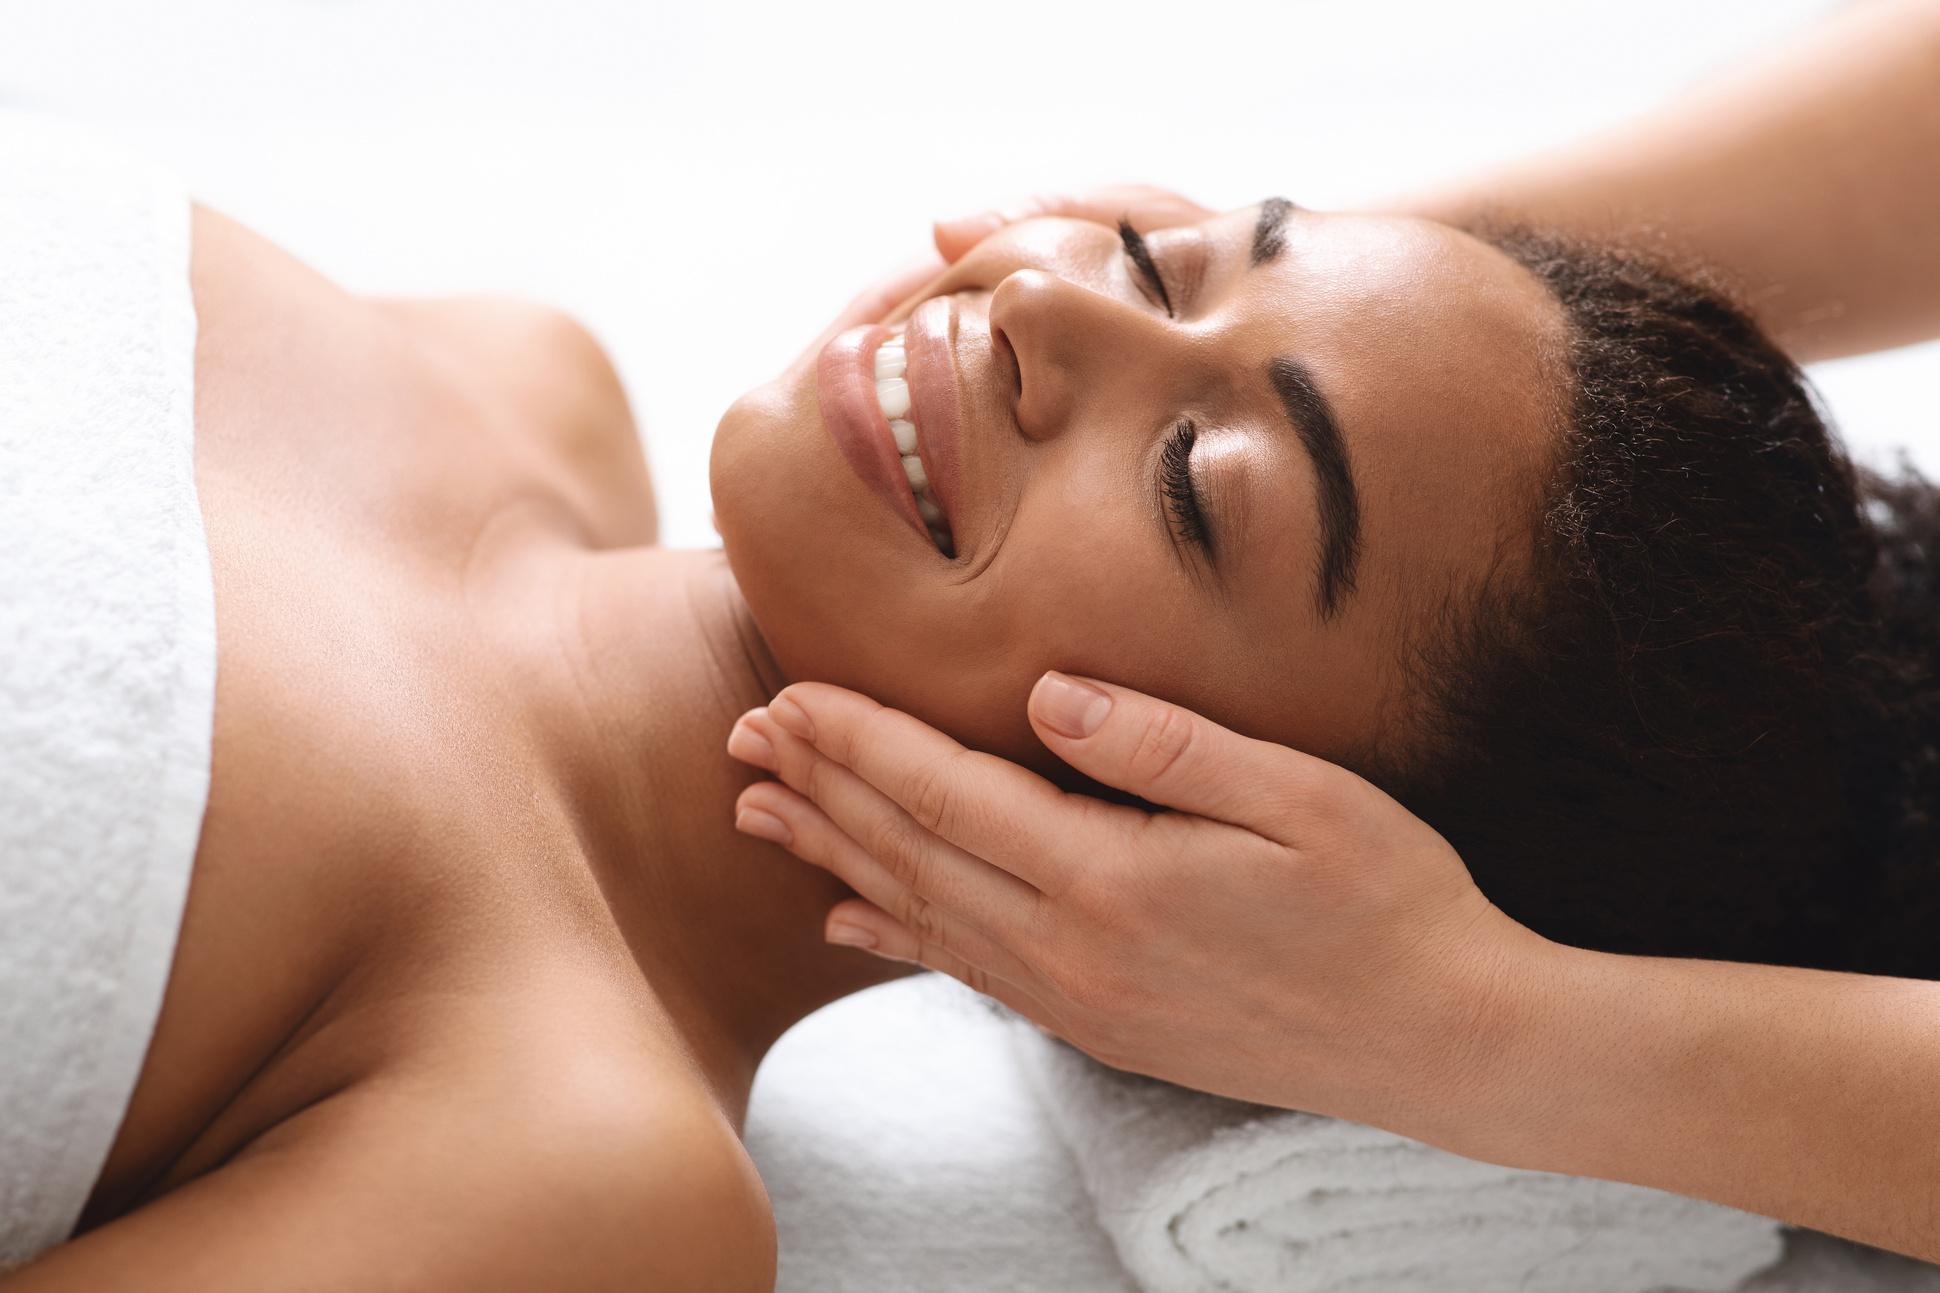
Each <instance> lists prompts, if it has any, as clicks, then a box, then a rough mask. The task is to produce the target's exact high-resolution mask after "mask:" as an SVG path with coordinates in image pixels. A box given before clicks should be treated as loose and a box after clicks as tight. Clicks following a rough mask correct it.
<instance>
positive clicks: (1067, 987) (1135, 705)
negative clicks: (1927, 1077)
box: [728, 673, 1551, 1130]
mask: <svg viewBox="0 0 1940 1293" xmlns="http://www.w3.org/2000/svg"><path fill="white" fill-rule="evenodd" d="M1030 720H1031V724H1032V726H1033V727H1034V728H1035V729H1036V731H1037V734H1038V736H1039V737H1040V738H1041V739H1042V740H1043V741H1044V743H1045V744H1046V745H1047V746H1048V747H1049V748H1050V749H1051V751H1052V753H1054V754H1056V755H1057V756H1058V757H1059V758H1061V759H1063V760H1064V761H1065V762H1066V763H1068V764H1070V765H1071V766H1072V767H1074V768H1076V769H1077V770H1078V771H1080V772H1082V773H1084V774H1086V775H1088V776H1090V777H1092V778H1095V779H1096V780H1098V781H1100V782H1103V783H1104V784H1106V785H1109V786H1115V787H1117V788H1119V789H1121V790H1126V791H1130V792H1131V793H1133V794H1135V795H1138V796H1140V797H1142V798H1143V799H1145V800H1147V801H1149V802H1152V803H1157V804H1163V805H1165V806H1167V807H1169V808H1172V809H1175V810H1176V811H1174V812H1170V813H1147V812H1144V811H1141V810H1140V809H1137V808H1132V807H1126V806H1121V805H1115V804H1109V803H1106V802H1104V801H1101V800H1098V799H1093V798H1089V797H1086V796H1082V795H1076V794H1068V793H1065V792H1063V791H1061V790H1059V789H1058V788H1057V787H1055V786H1053V785H1052V784H1051V783H1050V782H1048V781H1046V780H1044V779H1043V778H1041V777H1038V776H1036V775H1034V774H1033V773H1031V772H1028V771H1026V770H1024V769H1023V768H1020V767H1018V766H1016V765H1014V764H1011V763H1008V762H1006V761H1004V760H1002V759H999V758H995V757H992V756H989V755H985V754H980V753H976V752H974V751H970V750H966V749H965V748H964V747H962V746H960V745H958V744H957V743H956V742H955V741H952V740H950V739H949V738H948V737H946V736H944V735H942V734H941V733H939V732H936V731H935V730H933V729H931V728H929V727H926V726H925V725H924V724H922V723H920V722H918V721H917V720H916V719H914V718H911V717H910V716H908V715H906V714H902V713H899V712H897V711H895V710H891V709H886V708H884V707H883V706H881V705H878V704H876V703H875V702H874V701H871V700H869V699H867V698H865V697H863V696H859V695H857V694H855V693H853V692H849V691H844V690H841V689H840V688H836V687H831V686H827V685H824V684H818V683H802V684H797V685H795V686H791V687H789V688H788V689H787V690H785V691H783V692H782V693H781V694H780V695H779V696H778V697H776V699H775V700H774V702H773V703H772V704H770V705H769V706H767V707H766V708H765V709H757V710H754V711H752V712H750V713H749V714H747V715H745V716H744V717H743V718H742V719H741V720H740V722H739V723H738V724H737V725H736V727H735V730H734V733H733V735H732V737H731V738H730V741H729V745H728V748H729V750H730V752H732V753H733V754H734V755H735V756H736V757H737V758H740V759H742V760H744V761H746V762H748V763H752V764H755V765H757V766H759V767H762V768H765V769H767V770H768V771H770V772H773V773H775V774H776V775H777V776H779V777H780V778H781V781H780V782H779V783H778V782H772V781H766V782H759V783H757V784H755V785H753V786H750V787H748V789H747V790H745V791H744V792H743V793H742V795H741V798H740V802H739V805H738V817H737V825H738V826H739V827H740V829H742V830H743V831H746V832H748V833H750V834H753V835H758V836H761V837H764V838H768V839H773V840H775V841H776V842H778V843H781V844H782V845H784V846H786V847H787V848H789V849H790V850H792V851H793V852H794V853H795V854H796V855H797V856H798V857H800V858H802V859H803V860H805V861H808V862H811V863H814V864H815V865H817V866H821V867H825V868H827V869H828V870H830V871H832V872H834V873H835V874H836V875H837V876H839V877H840V878H841V879H842V880H844V881H845V882H846V883H847V884H849V885H850V887H852V888H853V889H855V891H856V892H857V893H858V894H860V895H861V897H860V898H859V899H856V900H852V901H849V902H845V903H843V904H841V905H840V906H838V907H836V908H835V909H834V910H833V911H832V912H830V914H829V917H828V923H827V929H826V933H827V936H828V938H829V939H830V940H831V941H834V942H839V943H849V944H853V945H856V946H861V947H866V948H869V949H871V950H873V951H875V952H876V953H878V954H879V955H882V956H887V957H892V958H896V959H899V960H906V961H915V962H920V963H922V964H924V965H927V966H930V967H933V968H935V969H938V970H942V971H945V972H947V973H949V974H952V975H954V976H956V977H957V978H959V979H962V980H963V981H964V982H966V983H968V984H970V986H972V987H974V988H976V989H978V990H980V991H983V992H986V993H988V994H989V995H991V996H993V997H996V998H997V999H998V1000H1000V1001H1002V1002H1004V1003H1005V1004H1007V1005H1009V1006H1011V1007H1012V1008H1013V1009H1015V1010H1017V1011H1018V1012H1019V1013H1021V1014H1024V1015H1026V1016H1028V1017H1029V1018H1031V1019H1032V1020H1034V1021H1036V1022H1037V1023H1038V1024H1040V1025H1042V1026H1043V1027H1045V1028H1046V1029H1048V1030H1050V1031H1051V1032H1054V1033H1056V1034H1058V1035H1059V1036H1061V1037H1064V1038H1065V1039H1067V1040H1068V1041H1070V1042H1072V1043H1073V1044H1074V1045H1076V1046H1078V1047H1079V1048H1080V1049H1082V1050H1084V1051H1087V1052H1089V1053H1090V1054H1092V1055H1094V1056H1096V1057H1097V1058H1099V1059H1101V1060H1104V1061H1105V1062H1107V1063H1110V1064H1113V1065H1116V1066H1118V1067H1121V1068H1129V1069H1134V1070H1137V1071H1140V1072H1144V1073H1148V1074H1151V1075H1153V1076H1156V1077H1162V1078H1166V1079H1168V1080H1171V1081H1174V1082H1179V1083H1183V1084H1185V1085H1188V1086H1194V1087H1199V1088H1201V1089H1205V1090H1211V1091H1216V1092H1219V1093H1222V1094H1226V1095H1231V1096H1236V1097H1240V1098H1244V1099H1250V1100H1256V1101H1260V1102H1263V1103H1271V1104H1278V1105H1285V1106H1292V1107H1298V1108H1304V1109H1309V1110H1313V1111H1315V1112H1323V1113H1334V1114H1339V1115H1343V1116H1349V1117H1358V1118H1360V1119H1362V1120H1377V1121H1381V1122H1382V1124H1383V1125H1394V1124H1395V1123H1397V1122H1400V1123H1407V1124H1419V1123H1420V1122H1421V1120H1422V1119H1423V1118H1424V1117H1426V1118H1428V1120H1430V1121H1435V1120H1437V1118H1438V1115H1437V1114H1435V1113H1430V1112H1428V1111H1429V1109H1430V1108H1431V1106H1432V1108H1433V1109H1434V1110H1439V1111H1446V1110H1447V1109H1448V1108H1449V1107H1450V1103H1451V1101H1453V1103H1455V1104H1460V1103H1461V1100H1460V1097H1459V1094H1458V1093H1456V1092H1452V1091H1450V1090H1449V1089H1448V1087H1449V1084H1450V1082H1451V1080H1452V1076H1451V1075H1458V1074H1469V1075H1472V1076H1475V1077H1479V1076H1480V1073H1479V1072H1478V1068H1477V1064H1476V1061H1477V1058H1478V1057H1481V1056H1486V1055H1488V1054H1489V1049H1488V1048H1489V1047H1490V1045H1491V1042H1490V1037H1491V1028H1492V1013H1493V1012H1494V1011H1495V1010H1496V1008H1497V1007H1498V1006H1500V1005H1502V1004H1503V1003H1504V1002H1506V1001H1510V1000H1512V999H1513V998H1514V996H1515V992H1516V987H1517V983H1518V981H1519V979H1518V976H1519V975H1520V974H1526V972H1527V967H1528V966H1530V965H1533V964H1537V963H1540V961H1541V960H1542V957H1543V949H1545V948H1547V947H1549V946H1551V945H1549V944H1547V943H1545V942H1544V941H1543V940H1541V939H1539V938H1537V937H1536V936H1535V935H1534V934H1532V933H1530V932H1529V931H1527V930H1526V929H1524V928H1522V927H1521V926H1519V925H1517V924H1515V923H1514V922H1513V921H1511V920H1509V918H1508V917H1506V916H1504V915H1503V914H1502V913H1501V912H1499V911H1498V910H1497V909H1496V908H1495V907H1493V906H1492V905H1491V904H1490V903H1489V902H1488V901H1487V900H1486V899H1485V898H1484V897H1483V896H1482V894H1481V893H1480V891H1479V890H1477V889H1476V887H1475V885H1474V883H1473V882H1472V881H1471V880H1470V879H1469V875H1468V872H1467V870H1466V868H1464V866H1463V865H1462V861H1461V859H1460V858H1459V857H1457V856H1456V855H1455V852H1454V850H1453V849H1451V848H1450V847H1449V846H1448V844H1447V843H1446V842H1445V841H1443V840H1442V838H1441V837H1440V836H1439V835H1437V834H1436V833H1435V832H1434V831H1432V830H1430V829H1429V828H1428V827H1427V826H1426V825H1424V824H1423V823H1422V822H1420V821H1419V820H1418V819H1416V818H1415V817H1413V816H1412V815H1410V814H1409V813H1408V812H1406V811H1405V810H1404V809H1402V808H1401V806H1400V805H1398V804H1396V803H1395V802H1394V801H1393V800H1392V799H1390V798H1388V797H1387V796H1386V795H1385V794H1383V793H1382V792H1380V791H1379V790H1377V789H1375V788H1374V787H1373V786H1372V785H1370V784H1368V783H1367V782H1365V781H1363V780H1362V779H1361V778H1359V777H1357V776H1355V775H1354V774H1353V773H1351V772H1348V771H1346V770H1344V769H1342V768H1339V767H1336V766H1334V765H1333V764H1329V763H1325V762H1322V761H1321V760H1319V759H1314V758H1311V757H1308V756H1306V755H1303V754H1300V753H1297V752H1296V751H1293V750H1290V749H1286V748H1284V747H1282V746H1277V745H1271V744H1267V743H1265V742H1261V741H1254V740H1249V739H1247V738H1245V737H1242V736H1238V735H1236V734H1234V733H1233V732H1230V731H1228V730H1226V729H1224V728H1221V727H1219V726H1217V725H1215V724H1213V723H1211V722H1209V721H1207V720H1206V719H1204V718H1201V717H1199V716H1198V715H1195V714H1192V713H1190V712H1188V711H1186V710H1183V709H1179V708H1177V707H1176V706H1172V705H1168V704H1165V703H1163V702H1161V701H1157V700H1154V699H1152V698H1150V697H1147V696H1143V695H1140V694H1139V693H1137V692H1132V691H1128V690H1126V689H1124V688H1121V687H1116V686H1112V685H1110V684H1107V683H1096V682H1091V681H1088V680H1080V679H1073V678H1067V677H1065V676H1064V675H1062V674H1057V673H1050V674H1046V675H1045V676H1044V677H1043V678H1042V679H1041V680H1040V681H1039V682H1038V684H1037V686H1036V688H1035V689H1034V690H1033V692H1032V694H1031V699H1030ZM1504 1026H1507V1025H1506V1024H1505V1025H1504ZM1423 1129H1424V1130H1426V1129H1427V1128H1425V1127H1424V1128H1423Z"/></svg>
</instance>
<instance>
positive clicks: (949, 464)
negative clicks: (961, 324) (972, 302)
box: [903, 296, 966, 556]
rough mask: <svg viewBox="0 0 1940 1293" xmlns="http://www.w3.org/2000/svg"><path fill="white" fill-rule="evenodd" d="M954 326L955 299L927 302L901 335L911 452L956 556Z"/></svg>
mask: <svg viewBox="0 0 1940 1293" xmlns="http://www.w3.org/2000/svg"><path fill="white" fill-rule="evenodd" d="M956 325H957V317H956V301H955V299H954V298H952V297H948V296H934V297H931V298H930V299H929V300H927V301H924V302H923V303H922V304H921V305H919V306H917V307H916V309H915V310H914V311H913V312H912V313H911V314H910V316H909V322H908V324H907V325H906V326H905V328H904V331H903V345H904V349H905V350H906V352H907V354H908V356H909V370H908V372H907V373H906V374H905V376H906V379H907V380H908V382H909V400H910V416H911V420H912V421H914V422H915V423H916V438H917V450H918V452H919V453H921V454H922V456H923V470H924V472H925V473H927V474H928V476H929V478H930V493H932V494H933V495H935V496H936V503H937V506H938V507H940V508H942V509H943V517H944V521H945V523H946V524H947V525H948V526H949V527H950V534H951V536H952V538H954V540H955V542H956V549H957V554H958V555H959V556H961V555H962V554H963V551H964V540H965V537H966V536H965V535H964V533H963V530H962V528H961V526H960V525H959V524H958V522H959V519H960V517H961V514H962V513H961V501H962V497H963V494H962V484H963V462H962V449H961V443H962V438H961V434H960V432H961V421H962V409H961V401H960V397H959V394H958V372H957V347H956Z"/></svg>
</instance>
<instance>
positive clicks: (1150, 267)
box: [1118, 220, 1172, 319]
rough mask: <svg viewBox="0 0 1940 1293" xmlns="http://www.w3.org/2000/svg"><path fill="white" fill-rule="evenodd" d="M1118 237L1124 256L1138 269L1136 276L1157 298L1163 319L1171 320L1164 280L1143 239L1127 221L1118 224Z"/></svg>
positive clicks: (1169, 301)
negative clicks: (1162, 308)
mask: <svg viewBox="0 0 1940 1293" xmlns="http://www.w3.org/2000/svg"><path fill="white" fill-rule="evenodd" d="M1118 237H1119V240H1120V241H1122V242H1123V243H1124V244H1125V255H1126V256H1127V257H1128V258H1129V259H1130V260H1131V262H1132V264H1133V265H1135V266H1137V267H1138V276H1139V277H1140V278H1142V279H1144V280H1145V284H1146V286H1147V287H1149V288H1151V289H1152V294H1153V295H1154V296H1156V297H1158V298H1159V304H1160V305H1163V306H1164V307H1165V317H1166V318H1168V319H1169V318H1171V317H1172V298H1171V297H1170V296H1168V295H1166V291H1165V280H1164V279H1163V278H1160V277H1159V267H1158V266H1157V265H1155V264H1153V263H1152V250H1151V248H1149V247H1147V246H1146V245H1145V239H1144V237H1143V236H1142V235H1140V233H1139V231H1138V230H1136V229H1134V228H1132V225H1131V222H1130V221H1129V220H1120V221H1119V222H1118Z"/></svg>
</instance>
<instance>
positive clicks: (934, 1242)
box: [747, 974, 1136, 1293]
mask: <svg viewBox="0 0 1940 1293" xmlns="http://www.w3.org/2000/svg"><path fill="white" fill-rule="evenodd" d="M1009 1031H1010V1023H1009V1021H1008V1019H1007V1018H1006V1017H1002V1016H999V1015H998V1014H997V1013H996V1012H995V1011H993V1010H992V1009H991V1008H990V1006H989V1003H988V1002H986V1001H984V1000H982V999H981V998H978V997H975V996H973V995H972V994H971V992H970V990H969V989H968V988H965V987H963V986H962V985H960V984H958V983H957V982H956V981H955V980H954V979H945V978H943V977H941V976H940V975H931V974H926V975H919V976H917V977H915V978H911V979H899V980H897V981H896V982H894V983H886V984H883V985H882V986H880V987H876V988H871V989H869V990H868V991H867V992H862V993H858V994H857V995H855V996H852V997H848V998H845V999H844V1000H842V1001H838V1002H836V1003H835V1004H834V1005H832V1006H829V1007H828V1008H826V1009H824V1010H821V1011H818V1012H817V1013H816V1014H814V1015H811V1016H809V1017H808V1018H807V1019H804V1020H803V1021H802V1022H801V1023H799V1024H797V1025H796V1026H795V1027H794V1028H792V1029H790V1030H789V1032H788V1035H787V1036H785V1037H783V1038H782V1039H781V1041H780V1042H779V1043H777V1044H776V1046H775V1048H774V1050H773V1051H771V1052H769V1055H768V1058H767V1059H765V1060H763V1061H762V1064H761V1071H760V1073H759V1074H757V1075H756V1077H755V1084H754V1095H753V1097H752V1099H751V1100H750V1101H749V1105H748V1130H747V1143H748V1153H749V1154H750V1155H752V1156H753V1158H754V1161H755V1165H756V1166H757V1167H758V1168H760V1170H761V1179H762V1180H763V1181H764V1182H765V1183H766V1184H767V1187H768V1196H769V1198H770V1199H771V1200H772V1201H773V1203H774V1208H775V1229H776V1231H777V1234H778V1236H779V1239H780V1245H781V1261H780V1266H781V1269H780V1272H779V1278H778V1279H777V1280H776V1284H775V1288H776V1293H1136V1289H1135V1287H1134V1286H1133V1284H1132V1282H1131V1281H1130V1280H1129V1279H1127V1278H1126V1276H1125V1273H1124V1271H1123V1270H1121V1269H1120V1268H1119V1265H1118V1259H1117V1258H1116V1257H1115V1256H1114V1255H1113V1254H1112V1250H1111V1241H1110V1240H1108V1239H1107V1238H1105V1235H1104V1233H1103V1232H1102V1231H1100V1230H1099V1229H1098V1225H1097V1223H1096V1222H1095V1221H1093V1220H1092V1216H1091V1201H1090V1199H1088V1198H1087V1197H1086V1196H1085V1192H1084V1187H1083V1186H1082V1185H1081V1184H1079V1182H1078V1171H1077V1168H1076V1167H1075V1166H1074V1165H1073V1164H1072V1162H1071V1155H1070V1154H1069V1153H1067V1152H1066V1151H1065V1148H1064V1146H1063V1144H1061V1143H1060V1142H1059V1140H1058V1138H1057V1135H1056V1133H1054V1132H1053V1131H1052V1130H1051V1127H1050V1124H1049V1121H1048V1120H1047V1118H1046V1117H1045V1114H1044V1110H1043V1108H1042V1106H1041V1105H1040V1104H1039V1102H1038V1100H1037V1097H1036V1096H1035V1095H1034V1094H1033V1093H1032V1091H1031V1089H1030V1085H1029V1083H1028V1082H1027V1081H1026V1080H1025V1077H1024V1074H1023V1072H1022V1071H1021V1070H1020V1069H1019V1067H1018V1063H1017V1057H1016V1056H1015V1055H1014V1054H1013V1053H1012V1051H1011V1047H1010V1043H1009V1040H1008V1034H1009Z"/></svg>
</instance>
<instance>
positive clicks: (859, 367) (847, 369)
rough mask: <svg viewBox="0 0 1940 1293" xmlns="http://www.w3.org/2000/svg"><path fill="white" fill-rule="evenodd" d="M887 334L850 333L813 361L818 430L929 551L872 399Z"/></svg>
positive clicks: (875, 330)
mask: <svg viewBox="0 0 1940 1293" xmlns="http://www.w3.org/2000/svg"><path fill="white" fill-rule="evenodd" d="M892 335H894V334H892V333H891V332H890V330H889V329H888V328H884V327H879V326H872V327H867V328H851V329H850V330H849V331H847V332H845V333H843V334H842V335H841V336H839V337H837V338H836V339H835V340H833V341H831V342H829V344H828V345H826V346H823V347H822V353H821V354H820V355H819V356H817V358H816V360H815V396H816V399H817V400H818V401H819V402H820V403H821V406H822V425H823V426H826V427H827V428H828V429H829V438H830V439H832V440H834V441H835V447H836V448H837V449H840V450H841V451H842V457H843V458H844V459H845V460H847V462H848V464H849V470H851V471H853V472H854V473H855V474H856V476H857V477H858V478H859V479H860V480H861V481H862V483H863V484H865V485H867V486H868V487H869V490H870V492H871V493H873V494H875V496H876V497H877V498H879V499H881V500H882V503H883V506H885V507H887V508H888V509H889V510H890V511H892V512H894V513H895V514H896V515H897V516H899V517H901V518H902V519H903V520H904V521H905V522H906V523H908V525H909V528H910V529H912V530H914V531H916V533H917V534H918V535H920V536H921V537H922V540H923V542H924V543H925V544H926V545H928V546H930V547H934V546H935V544H934V543H932V542H931V540H930V532H929V528H928V527H927V526H925V525H924V524H923V518H922V517H921V516H919V515H917V512H916V498H915V496H914V495H912V494H911V493H910V492H909V478H908V477H907V476H906V475H905V474H904V473H903V462H902V459H901V458H900V457H899V456H898V455H897V453H896V438H895V436H893V435H891V434H890V431H889V419H888V418H885V417H884V416H883V415H882V405H881V404H880V403H878V402H877V400H876V349H877V347H879V346H881V345H882V343H883V342H884V341H887V340H888V339H889V338H890V337H891V336H892Z"/></svg>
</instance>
